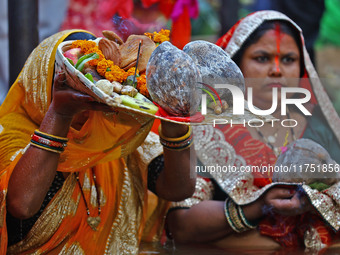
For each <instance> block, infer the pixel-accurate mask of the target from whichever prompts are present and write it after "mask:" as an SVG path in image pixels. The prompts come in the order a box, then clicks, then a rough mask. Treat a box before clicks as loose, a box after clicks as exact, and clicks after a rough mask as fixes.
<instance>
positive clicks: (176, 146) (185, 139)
mask: <svg viewBox="0 0 340 255" xmlns="http://www.w3.org/2000/svg"><path fill="white" fill-rule="evenodd" d="M158 134H159V141H160V142H161V144H162V145H163V146H164V147H165V148H167V149H169V150H174V151H182V150H185V149H187V148H189V147H190V146H191V145H192V142H193V133H192V127H190V126H189V129H188V132H187V133H186V134H185V135H183V136H181V137H177V138H170V137H165V136H164V135H163V133H162V128H161V126H159V128H158Z"/></svg>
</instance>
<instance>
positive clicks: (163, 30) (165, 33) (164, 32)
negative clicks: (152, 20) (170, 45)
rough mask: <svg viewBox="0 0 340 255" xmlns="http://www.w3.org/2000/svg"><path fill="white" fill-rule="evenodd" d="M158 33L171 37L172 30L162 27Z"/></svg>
mask: <svg viewBox="0 0 340 255" xmlns="http://www.w3.org/2000/svg"><path fill="white" fill-rule="evenodd" d="M158 33H159V34H161V35H165V36H167V37H170V30H168V29H161V31H159V32H158Z"/></svg>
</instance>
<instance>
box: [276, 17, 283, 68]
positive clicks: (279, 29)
mask: <svg viewBox="0 0 340 255" xmlns="http://www.w3.org/2000/svg"><path fill="white" fill-rule="evenodd" d="M275 35H276V50H277V54H276V56H275V65H276V71H277V72H279V71H280V62H279V58H280V43H281V37H282V35H281V26H280V23H275Z"/></svg>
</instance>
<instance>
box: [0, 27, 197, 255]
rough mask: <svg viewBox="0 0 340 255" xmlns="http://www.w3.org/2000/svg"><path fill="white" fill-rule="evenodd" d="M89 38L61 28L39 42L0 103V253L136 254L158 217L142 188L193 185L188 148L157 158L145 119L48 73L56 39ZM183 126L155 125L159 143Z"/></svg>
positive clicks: (177, 195)
mask: <svg viewBox="0 0 340 255" xmlns="http://www.w3.org/2000/svg"><path fill="white" fill-rule="evenodd" d="M91 37H92V35H91V34H90V33H88V32H86V31H75V30H69V31H63V32H60V33H58V34H55V35H53V36H51V37H50V38H47V39H46V40H45V41H43V42H42V43H41V44H40V45H39V46H38V47H37V48H36V49H35V50H34V51H33V52H32V54H31V55H30V57H29V58H28V59H27V61H26V63H25V66H24V68H23V70H22V71H21V73H20V75H19V77H18V78H17V80H16V82H15V83H14V84H13V86H12V88H11V90H10V91H9V93H8V96H7V98H6V99H5V101H4V103H3V104H2V106H1V108H0V174H1V178H0V187H1V190H2V193H1V198H0V205H1V207H0V213H1V214H0V215H1V219H0V220H1V221H0V231H1V243H0V244H1V254H5V253H6V252H7V253H8V254H30V253H35V254H47V253H48V254H135V253H137V251H138V246H139V242H140V240H141V238H142V234H143V232H144V235H145V237H146V238H147V239H149V240H150V239H153V240H154V239H155V238H157V234H158V233H157V231H156V229H157V226H158V224H160V225H161V224H162V221H163V219H162V218H157V214H152V215H151V217H149V215H147V209H148V208H147V199H148V196H147V194H148V193H147V188H148V186H149V187H151V189H152V190H153V191H154V192H155V193H156V194H157V195H158V196H159V197H160V198H163V199H167V200H174V201H177V200H181V199H184V198H186V197H188V196H190V195H191V194H192V192H193V191H194V185H195V178H192V177H191V176H190V159H189V155H190V149H189V146H188V147H187V148H186V149H184V150H183V151H180V152H179V151H178V150H171V149H167V148H165V149H164V154H163V156H162V155H161V154H162V153H163V148H162V146H161V145H160V143H159V141H158V137H157V136H156V135H155V134H153V133H150V134H149V131H150V129H151V126H152V123H153V119H152V118H150V117H145V116H142V115H139V114H135V113H131V112H123V111H119V110H113V109H112V108H110V107H108V106H106V105H104V104H100V103H98V102H95V101H94V100H93V98H91V97H90V96H88V95H85V94H82V93H80V92H78V91H75V90H73V89H71V88H70V87H69V86H67V84H70V83H72V82H73V81H72V79H71V78H70V77H68V76H67V77H66V75H65V74H62V73H60V74H58V75H56V76H54V63H55V53H56V49H57V46H58V45H59V44H60V43H61V42H62V41H64V40H65V39H66V40H71V39H89V38H91ZM52 84H53V86H52ZM113 111H114V112H113ZM190 131H191V129H190V128H188V127H187V126H184V125H176V124H173V123H165V122H162V135H163V139H165V140H166V139H168V138H178V137H182V136H183V135H184V137H186V136H188V134H189V133H190ZM66 137H67V138H66ZM46 140H47V141H48V142H49V143H48V144H49V146H46V145H44V144H41V143H40V145H39V143H36V141H39V142H41V141H46ZM66 143H67V147H65V149H64V146H65V145H66ZM60 152H62V153H60ZM174 159H176V160H174ZM159 203H160V204H159V205H160V206H161V207H160V208H161V209H162V208H164V209H166V207H167V203H166V201H164V200H161V199H160V200H159ZM159 211H161V210H159ZM147 218H149V219H150V218H151V219H150V222H147ZM152 219H154V221H152ZM145 228H147V230H145ZM146 231H148V233H146Z"/></svg>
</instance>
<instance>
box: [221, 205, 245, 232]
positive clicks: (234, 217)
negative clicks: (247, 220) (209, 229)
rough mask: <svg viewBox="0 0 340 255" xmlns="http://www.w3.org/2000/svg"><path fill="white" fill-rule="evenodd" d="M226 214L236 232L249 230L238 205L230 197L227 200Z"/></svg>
mask: <svg viewBox="0 0 340 255" xmlns="http://www.w3.org/2000/svg"><path fill="white" fill-rule="evenodd" d="M225 215H226V218H227V221H228V223H229V225H230V226H231V228H232V229H233V230H234V231H235V232H237V233H241V232H244V231H247V230H248V228H247V227H246V226H245V225H244V224H243V223H242V220H241V218H240V215H239V214H238V211H237V205H236V204H235V203H234V202H233V201H232V200H231V199H230V198H227V199H226V201H225Z"/></svg>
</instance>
